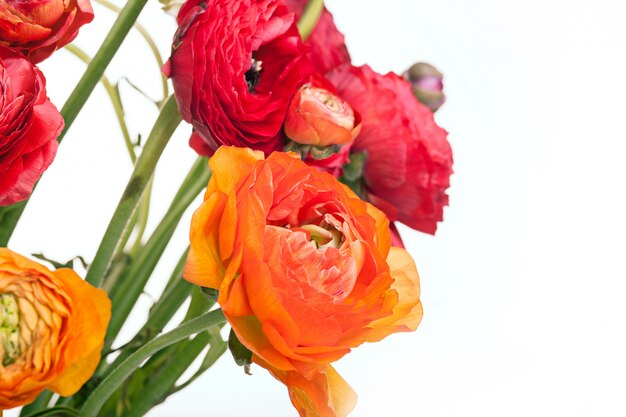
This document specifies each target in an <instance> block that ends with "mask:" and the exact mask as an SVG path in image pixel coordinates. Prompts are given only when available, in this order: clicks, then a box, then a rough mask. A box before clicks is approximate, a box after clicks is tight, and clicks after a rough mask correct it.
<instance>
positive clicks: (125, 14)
mask: <svg viewBox="0 0 626 417" xmlns="http://www.w3.org/2000/svg"><path fill="white" fill-rule="evenodd" d="M147 2H148V0H128V2H127V3H126V5H125V6H124V8H123V9H122V11H121V12H120V14H119V16H118V17H117V20H116V21H115V23H114V24H113V26H112V27H111V30H110V31H109V34H108V35H107V37H106V38H105V39H104V42H102V45H101V46H100V49H99V50H98V52H97V53H96V55H95V56H94V57H93V60H92V61H91V63H90V64H89V66H88V67H87V70H86V71H85V73H84V74H83V76H82V78H81V79H80V81H79V82H78V84H76V87H75V88H74V90H73V91H72V93H71V94H70V96H69V98H68V99H67V101H66V102H65V104H64V105H63V108H62V109H61V115H62V116H63V119H64V120H65V128H64V129H63V132H61V135H60V136H59V138H58V139H57V140H58V142H59V143H61V141H62V140H63V138H64V137H65V134H66V133H67V131H68V130H69V129H70V127H71V126H72V123H74V120H76V116H78V113H79V112H80V110H81V109H82V108H83V106H84V105H85V102H86V101H87V99H88V98H89V96H90V95H91V92H92V91H93V89H94V88H95V87H96V85H97V84H98V81H99V80H100V78H102V76H103V75H104V70H105V69H106V67H107V66H108V65H109V63H110V62H111V59H113V56H115V53H116V52H117V50H118V49H119V48H120V45H121V44H122V42H123V41H124V39H125V38H126V35H128V32H129V31H130V28H131V27H132V26H133V24H134V23H135V20H137V16H139V13H140V12H141V10H142V9H143V8H144V6H145V5H146V3H147ZM27 203H28V200H25V201H22V202H20V203H17V204H14V205H13V206H10V207H8V208H2V209H0V218H2V227H1V228H0V246H2V247H6V246H7V245H8V243H9V239H11V235H12V234H13V231H14V230H15V226H17V222H18V221H19V220H20V217H21V216H22V213H23V212H24V209H25V208H26V204H27Z"/></svg>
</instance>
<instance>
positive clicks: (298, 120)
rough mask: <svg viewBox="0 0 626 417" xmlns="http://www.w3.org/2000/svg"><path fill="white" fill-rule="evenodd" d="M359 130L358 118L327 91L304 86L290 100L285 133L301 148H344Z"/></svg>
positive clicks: (307, 85)
mask: <svg viewBox="0 0 626 417" xmlns="http://www.w3.org/2000/svg"><path fill="white" fill-rule="evenodd" d="M360 130H361V123H360V117H359V115H358V114H355V113H354V110H352V107H350V105H349V104H348V103H346V102H345V101H344V100H342V99H341V98H340V97H338V96H336V95H335V94H333V93H332V92H331V91H329V90H327V89H326V88H321V87H317V86H315V85H312V84H309V83H307V84H305V85H303V86H302V87H301V88H300V89H299V90H298V92H297V93H296V95H295V96H294V97H293V99H292V100H291V104H290V105H289V110H288V111H287V119H286V120H285V134H286V135H287V137H288V138H289V139H291V140H292V141H294V142H298V143H300V144H303V145H312V146H318V147H322V146H332V145H346V144H348V143H350V142H352V141H353V140H354V138H355V137H356V136H357V135H358V134H359V131H360Z"/></svg>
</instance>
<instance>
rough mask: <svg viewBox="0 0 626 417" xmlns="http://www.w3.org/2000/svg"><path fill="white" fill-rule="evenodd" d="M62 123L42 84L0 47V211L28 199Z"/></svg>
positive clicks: (53, 151)
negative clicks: (4, 207) (2, 207)
mask: <svg viewBox="0 0 626 417" xmlns="http://www.w3.org/2000/svg"><path fill="white" fill-rule="evenodd" d="M61 130H63V118H62V117H61V115H60V114H59V112H58V110H57V109H56V107H54V104H52V103H51V102H50V100H48V97H47V96H46V80H45V78H44V76H43V74H42V73H41V71H39V69H38V68H37V67H35V66H34V65H33V64H32V63H31V62H29V61H28V60H27V59H26V58H25V57H24V56H23V55H22V54H20V53H19V52H17V51H15V50H12V49H9V48H6V47H3V46H0V206H6V205H9V204H13V203H16V202H18V201H20V200H24V199H25V198H27V197H28V196H29V195H30V193H31V191H32V189H33V186H34V185H35V182H37V180H38V179H39V177H40V176H41V174H42V173H43V172H44V171H45V170H46V168H48V166H49V165H50V164H51V163H52V160H53V159H54V155H55V154H56V150H57V141H56V138H57V137H58V136H59V134H60V133H61Z"/></svg>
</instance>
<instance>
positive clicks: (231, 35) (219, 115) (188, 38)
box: [165, 0, 312, 155]
mask: <svg viewBox="0 0 626 417" xmlns="http://www.w3.org/2000/svg"><path fill="white" fill-rule="evenodd" d="M178 23H179V28H178V31H177V33H176V36H175V39H174V43H173V45H172V56H171V58H170V60H169V63H168V64H167V65H166V68H165V72H166V73H167V74H168V75H169V76H170V77H171V78H172V81H173V83H174V91H175V93H176V100H177V102H178V108H179V110H180V113H181V115H182V117H183V119H184V120H186V121H187V122H190V123H191V124H192V125H193V127H194V134H193V135H192V137H191V141H190V144H191V146H192V147H193V148H194V149H195V150H196V151H197V152H198V153H199V154H201V155H212V154H213V152H215V150H216V149H217V148H218V147H219V146H221V145H234V146H239V147H249V148H252V149H256V150H261V151H264V152H265V153H266V154H269V153H271V152H272V151H275V150H280V149H282V147H283V146H284V144H285V143H284V137H283V135H282V126H283V122H284V120H285V115H286V113H287V107H288V105H289V102H290V100H291V97H292V96H293V95H294V94H295V93H296V91H297V90H298V88H299V87H300V86H301V85H303V84H304V83H305V82H306V80H307V79H308V76H309V75H310V74H311V72H312V67H311V63H310V61H309V59H308V58H307V56H306V55H307V51H308V48H307V47H306V46H304V44H303V43H302V40H301V39H300V35H299V33H298V28H297V26H296V24H295V17H294V15H293V13H290V12H289V11H288V10H287V8H286V7H285V5H284V3H283V2H282V0H213V1H210V2H204V1H201V0H189V1H187V2H186V3H185V4H184V5H183V7H182V8H181V10H180V12H179V14H178Z"/></svg>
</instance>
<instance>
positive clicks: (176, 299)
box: [98, 248, 194, 373]
mask: <svg viewBox="0 0 626 417" xmlns="http://www.w3.org/2000/svg"><path fill="white" fill-rule="evenodd" d="M188 253H189V248H187V250H185V252H184V253H183V255H182V256H181V257H180V260H179V261H178V263H177V264H176V267H175V268H174V271H172V276H171V278H170V282H172V285H171V286H170V285H168V286H167V287H166V288H165V291H163V294H162V295H161V298H159V301H157V302H156V304H154V305H153V306H152V308H151V309H150V312H149V314H148V320H147V321H146V324H144V326H143V328H142V329H141V330H140V331H139V332H137V334H136V335H135V337H134V338H133V342H134V341H145V339H146V338H148V339H150V338H151V337H154V336H156V335H157V334H159V333H161V331H163V328H164V327H165V325H166V324H167V323H169V321H170V320H171V319H172V317H174V314H175V313H176V312H177V311H178V309H179V308H180V306H181V305H182V304H183V303H184V302H185V300H186V299H187V297H189V294H190V293H191V290H192V289H193V288H194V287H193V285H192V284H190V283H189V282H187V281H185V280H184V279H182V273H183V269H184V268H185V263H186V261H187V254H188ZM152 335H154V336H152ZM133 342H131V343H129V346H127V347H125V348H123V349H122V351H121V352H120V354H119V355H118V357H117V358H115V360H114V361H113V363H112V364H111V365H106V364H105V362H103V363H101V369H100V370H99V371H98V372H99V373H103V372H105V371H106V370H107V369H109V368H116V367H117V366H119V364H121V363H122V362H123V361H124V360H126V358H127V357H128V356H130V355H131V354H132V353H133V352H134V350H136V347H135V345H134V344H133ZM103 364H104V365H103Z"/></svg>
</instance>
